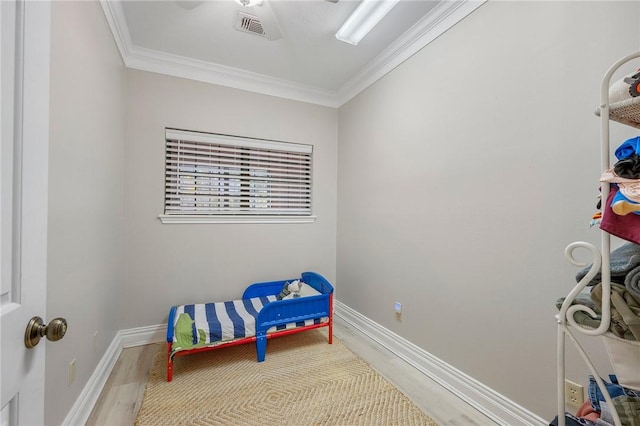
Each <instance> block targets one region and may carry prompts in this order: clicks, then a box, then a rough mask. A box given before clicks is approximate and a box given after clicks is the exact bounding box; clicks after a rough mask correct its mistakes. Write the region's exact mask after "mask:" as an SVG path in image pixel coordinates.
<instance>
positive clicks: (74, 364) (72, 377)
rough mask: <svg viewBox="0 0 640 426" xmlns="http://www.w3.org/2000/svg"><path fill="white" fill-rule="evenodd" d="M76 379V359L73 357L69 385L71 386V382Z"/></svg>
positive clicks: (70, 365)
mask: <svg viewBox="0 0 640 426" xmlns="http://www.w3.org/2000/svg"><path fill="white" fill-rule="evenodd" d="M75 379H76V360H75V359H73V360H71V362H70V363H69V387H71V384H72V383H73V381H74V380H75Z"/></svg>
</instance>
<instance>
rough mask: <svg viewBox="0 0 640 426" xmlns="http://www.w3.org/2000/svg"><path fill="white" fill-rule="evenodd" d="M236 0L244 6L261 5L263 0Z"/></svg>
mask: <svg viewBox="0 0 640 426" xmlns="http://www.w3.org/2000/svg"><path fill="white" fill-rule="evenodd" d="M235 2H236V3H238V4H239V5H240V6H244V7H253V6H260V5H261V4H262V0H235Z"/></svg>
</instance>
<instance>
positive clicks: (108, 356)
mask: <svg viewBox="0 0 640 426" xmlns="http://www.w3.org/2000/svg"><path fill="white" fill-rule="evenodd" d="M166 334H167V325H166V324H161V325H151V326H148V327H138V328H130V329H128V330H120V331H119V332H118V333H116V336H115V337H114V338H113V340H112V341H111V344H110V345H109V347H108V348H107V351H106V352H105V354H104V356H103V357H102V359H101V360H100V362H99V363H98V366H97V367H96V369H95V370H94V372H93V374H92V375H91V377H90V378H89V381H88V382H87V384H86V385H85V387H84V389H83V390H82V392H81V393H80V396H78V399H77V400H76V402H75V404H73V407H71V410H70V411H69V413H68V414H67V417H66V418H65V420H64V422H63V423H62V424H63V425H65V426H66V425H69V426H77V425H83V424H85V423H86V422H87V420H88V419H89V416H90V415H91V411H92V410H93V407H94V405H95V404H96V401H98V398H99V397H100V392H102V389H103V388H104V385H105V383H106V382H107V379H108V378H109V375H110V374H111V371H112V370H113V367H114V366H115V364H116V361H117V360H118V357H119V356H120V353H121V352H122V349H124V348H130V347H133V346H141V345H148V344H150V343H157V342H162V341H164V340H165V338H166Z"/></svg>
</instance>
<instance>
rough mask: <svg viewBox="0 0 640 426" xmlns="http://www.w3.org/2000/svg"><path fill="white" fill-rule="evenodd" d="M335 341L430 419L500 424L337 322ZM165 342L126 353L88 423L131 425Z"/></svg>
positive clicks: (456, 425)
mask: <svg viewBox="0 0 640 426" xmlns="http://www.w3.org/2000/svg"><path fill="white" fill-rule="evenodd" d="M333 331H334V336H335V337H337V338H338V339H340V341H341V342H342V343H343V344H344V345H345V346H347V347H348V348H349V349H351V351H352V352H354V353H355V354H357V355H358V356H359V357H360V358H362V359H363V360H365V361H366V362H367V363H369V365H371V367H372V368H374V369H375V370H376V371H378V372H379V373H380V374H381V375H382V376H384V377H385V378H386V379H387V380H389V381H390V382H391V383H393V384H394V385H395V386H396V387H397V388H398V389H400V390H401V391H402V392H403V393H404V394H405V395H407V396H408V397H409V398H411V399H412V400H413V402H414V403H416V404H417V405H418V406H419V407H420V408H421V409H422V410H423V411H424V412H425V413H426V414H428V415H429V416H430V417H431V418H433V419H434V420H435V421H437V422H438V424H441V425H444V426H495V425H496V423H495V422H493V421H492V420H490V419H488V418H487V417H485V416H484V415H483V414H482V413H480V412H478V411H477V410H475V409H474V408H473V407H471V406H470V405H469V404H467V403H465V402H464V401H462V400H461V399H460V398H458V397H456V396H455V395H453V394H452V393H451V392H449V391H447V390H446V389H444V388H442V387H441V386H440V385H438V384H437V383H436V382H434V381H432V380H430V379H429V378H427V377H426V376H425V375H424V374H422V373H420V372H419V371H417V370H416V369H415V368H414V367H412V366H410V365H408V364H407V363H406V362H404V361H402V360H400V359H398V358H397V357H395V356H394V355H393V354H391V353H390V352H389V351H387V350H386V349H384V348H382V347H380V346H379V345H377V344H375V343H374V342H373V341H371V340H370V339H368V338H367V337H366V336H364V335H362V333H360V332H358V331H356V330H353V329H352V328H351V327H349V326H348V325H347V324H345V323H344V322H342V321H340V320H339V319H338V318H336V320H335V323H334V330H333ZM164 345H165V343H156V344H152V345H145V346H137V347H133V348H127V349H124V350H123V351H122V353H121V355H120V357H119V358H118V361H117V362H116V365H115V366H114V369H113V371H112V372H111V375H110V376H109V379H108V380H107V383H106V384H105V387H104V389H103V390H102V393H101V394H100V397H99V398H98V401H97V402H96V405H95V407H94V409H93V411H92V413H91V415H90V417H89V419H88V421H87V423H86V425H87V426H94V425H95V426H127V425H133V424H134V421H135V418H136V414H137V413H138V410H139V409H140V404H141V403H142V397H143V395H144V388H145V384H146V381H147V377H148V375H149V370H150V368H151V364H152V362H153V358H154V355H155V354H156V352H157V351H158V349H159V348H160V347H164Z"/></svg>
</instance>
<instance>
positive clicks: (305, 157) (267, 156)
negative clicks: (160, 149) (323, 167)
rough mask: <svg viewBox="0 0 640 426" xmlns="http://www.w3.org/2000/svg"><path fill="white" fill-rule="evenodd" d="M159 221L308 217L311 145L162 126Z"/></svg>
mask: <svg viewBox="0 0 640 426" xmlns="http://www.w3.org/2000/svg"><path fill="white" fill-rule="evenodd" d="M165 139H166V149H165V154H166V156H165V159H166V161H165V194H164V214H161V215H159V217H160V220H161V221H162V223H309V222H313V221H315V219H316V218H315V216H313V215H312V210H311V195H312V186H311V183H312V158H313V146H312V145H305V144H295V143H288V142H280V141H272V140H263V139H254V138H245V137H239V136H230V135H221V134H214V133H203V132H192V131H186V130H179V129H170V128H167V129H165Z"/></svg>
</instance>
